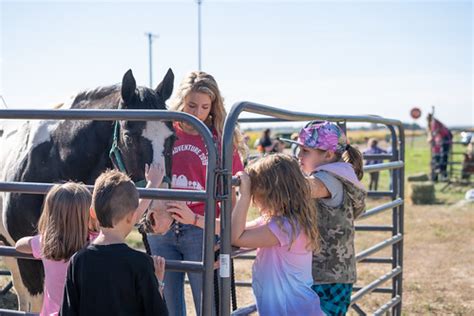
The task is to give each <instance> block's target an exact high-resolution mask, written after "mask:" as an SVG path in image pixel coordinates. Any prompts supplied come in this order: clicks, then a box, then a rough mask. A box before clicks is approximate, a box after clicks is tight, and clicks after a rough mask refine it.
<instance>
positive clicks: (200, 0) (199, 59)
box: [196, 0, 202, 71]
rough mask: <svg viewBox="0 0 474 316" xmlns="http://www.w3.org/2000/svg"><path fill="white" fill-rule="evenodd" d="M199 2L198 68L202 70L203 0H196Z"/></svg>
mask: <svg viewBox="0 0 474 316" xmlns="http://www.w3.org/2000/svg"><path fill="white" fill-rule="evenodd" d="M196 2H197V4H198V70H199V71H201V3H202V0H196Z"/></svg>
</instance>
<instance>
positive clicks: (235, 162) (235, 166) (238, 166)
mask: <svg viewBox="0 0 474 316" xmlns="http://www.w3.org/2000/svg"><path fill="white" fill-rule="evenodd" d="M242 170H244V165H243V164H242V160H241V159H240V155H239V152H238V151H237V150H235V149H234V153H233V154H232V174H233V175H235V174H236V173H237V172H239V171H242Z"/></svg>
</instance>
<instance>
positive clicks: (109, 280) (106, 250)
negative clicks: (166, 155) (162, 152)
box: [61, 169, 168, 316]
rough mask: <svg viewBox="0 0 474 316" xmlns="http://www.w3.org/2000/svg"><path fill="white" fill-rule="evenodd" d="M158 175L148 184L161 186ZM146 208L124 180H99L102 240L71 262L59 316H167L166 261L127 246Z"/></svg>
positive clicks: (114, 174) (114, 176) (112, 175)
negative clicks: (164, 297)
mask: <svg viewBox="0 0 474 316" xmlns="http://www.w3.org/2000/svg"><path fill="white" fill-rule="evenodd" d="M154 170H155V171H156V170H158V169H154ZM150 172H151V173H153V170H152V169H150V170H149V172H148V175H150ZM160 172H161V174H159V173H160ZM160 172H158V173H156V174H155V177H153V176H152V177H151V180H152V181H151V182H158V183H151V185H153V186H157V185H158V184H159V183H160V182H161V180H162V178H163V170H162V169H161V171H160ZM157 174H158V175H159V176H157V177H156V175H157ZM147 180H149V185H150V179H149V178H148V177H147ZM153 180H159V181H153ZM147 187H148V186H147ZM148 204H149V201H148V202H147V203H146V205H142V201H140V205H139V200H138V191H137V189H136V188H135V185H134V184H133V182H132V181H131V180H130V178H129V177H128V176H126V175H125V174H123V173H121V172H119V171H115V170H111V171H106V172H105V173H103V174H102V175H100V176H99V177H98V178H97V180H96V182H95V185H94V193H93V195H92V208H93V211H95V214H96V217H97V220H98V222H99V225H100V234H99V236H98V237H97V238H96V239H95V240H94V241H93V242H92V244H90V245H89V246H88V247H87V248H84V249H82V250H80V251H79V252H77V253H76V254H75V255H74V256H73V257H72V258H71V262H70V264H69V268H68V273H67V279H66V286H65V289H64V299H63V304H62V308H61V315H64V316H69V315H87V316H93V315H114V316H115V315H153V316H157V315H168V310H167V308H166V304H165V302H164V300H163V298H162V295H161V294H160V292H162V285H163V283H162V280H163V277H164V259H163V258H161V257H156V256H154V257H153V258H151V257H149V256H148V255H146V254H145V253H142V252H140V251H136V250H133V249H131V248H129V247H128V246H127V245H126V244H125V237H126V236H127V235H128V234H129V233H130V231H131V230H132V228H133V226H134V224H135V223H136V222H137V219H138V218H140V217H141V216H142V214H143V210H144V209H146V207H147V206H148ZM159 284H160V285H159Z"/></svg>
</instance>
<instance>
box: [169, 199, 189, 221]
mask: <svg viewBox="0 0 474 316" xmlns="http://www.w3.org/2000/svg"><path fill="white" fill-rule="evenodd" d="M166 206H167V209H166V211H167V212H168V213H169V214H170V215H171V217H173V218H174V219H175V220H176V221H178V222H180V223H182V224H194V222H195V218H196V214H195V213H194V212H193V211H191V209H190V208H189V207H188V206H187V205H186V202H185V201H169V202H167V203H166Z"/></svg>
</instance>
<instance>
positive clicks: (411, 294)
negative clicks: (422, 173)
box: [0, 201, 474, 315]
mask: <svg viewBox="0 0 474 316" xmlns="http://www.w3.org/2000/svg"><path fill="white" fill-rule="evenodd" d="M377 203H380V201H377ZM390 218H391V215H390V214H389V213H387V214H383V215H382V216H378V217H375V218H369V219H367V220H365V221H364V222H359V224H376V223H378V224H387V223H389V221H390ZM388 236H389V233H377V234H376V233H368V232H361V233H358V234H357V238H356V248H357V251H358V252H359V251H360V250H362V249H365V248H366V247H369V246H371V245H373V244H375V243H377V242H379V241H381V240H383V239H386V238H388ZM473 245H474V205H473V204H470V205H461V204H459V203H456V204H452V205H446V204H436V205H426V206H413V205H406V208H405V237H404V267H403V280H404V281H403V314H404V315H474V298H473V294H474V274H473V273H472V271H473V270H474V264H473V262H474V248H473ZM384 254H385V255H390V250H388V252H385V253H383V252H382V253H380V254H377V255H376V256H383V255H384ZM251 264H252V263H251V262H250V261H248V260H237V261H236V263H235V266H236V278H237V280H241V281H248V280H251ZM389 270H390V267H389V265H387V264H374V263H370V264H368V263H366V264H360V265H359V266H358V274H359V281H358V283H357V285H359V286H363V285H364V284H368V283H370V282H372V281H373V280H375V279H377V278H378V277H379V276H380V275H382V274H383V273H386V272H388V271H389ZM8 280H9V279H8V277H1V278H0V282H1V284H2V286H3V285H4V284H6V283H7V282H8ZM384 286H386V287H388V286H390V283H389V282H387V283H386V284H385V285H384ZM388 300H389V295H388V294H378V293H374V294H371V295H369V296H367V297H366V298H364V299H362V301H361V302H360V304H359V305H360V306H361V307H362V308H363V309H364V311H365V312H367V313H369V314H370V313H372V312H374V311H375V310H376V309H377V308H378V307H380V306H381V305H383V304H384V303H385V302H387V301H388ZM187 302H188V304H187V305H188V315H194V308H193V306H192V303H191V302H192V300H191V295H190V291H189V289H187ZM237 302H238V305H239V306H244V305H247V304H250V303H253V296H252V292H251V289H250V288H239V289H238V299H237ZM0 308H16V296H15V295H14V292H13V291H10V292H9V293H8V294H7V295H5V296H3V297H0ZM350 314H351V315H356V314H355V313H354V312H351V313H350Z"/></svg>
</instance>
